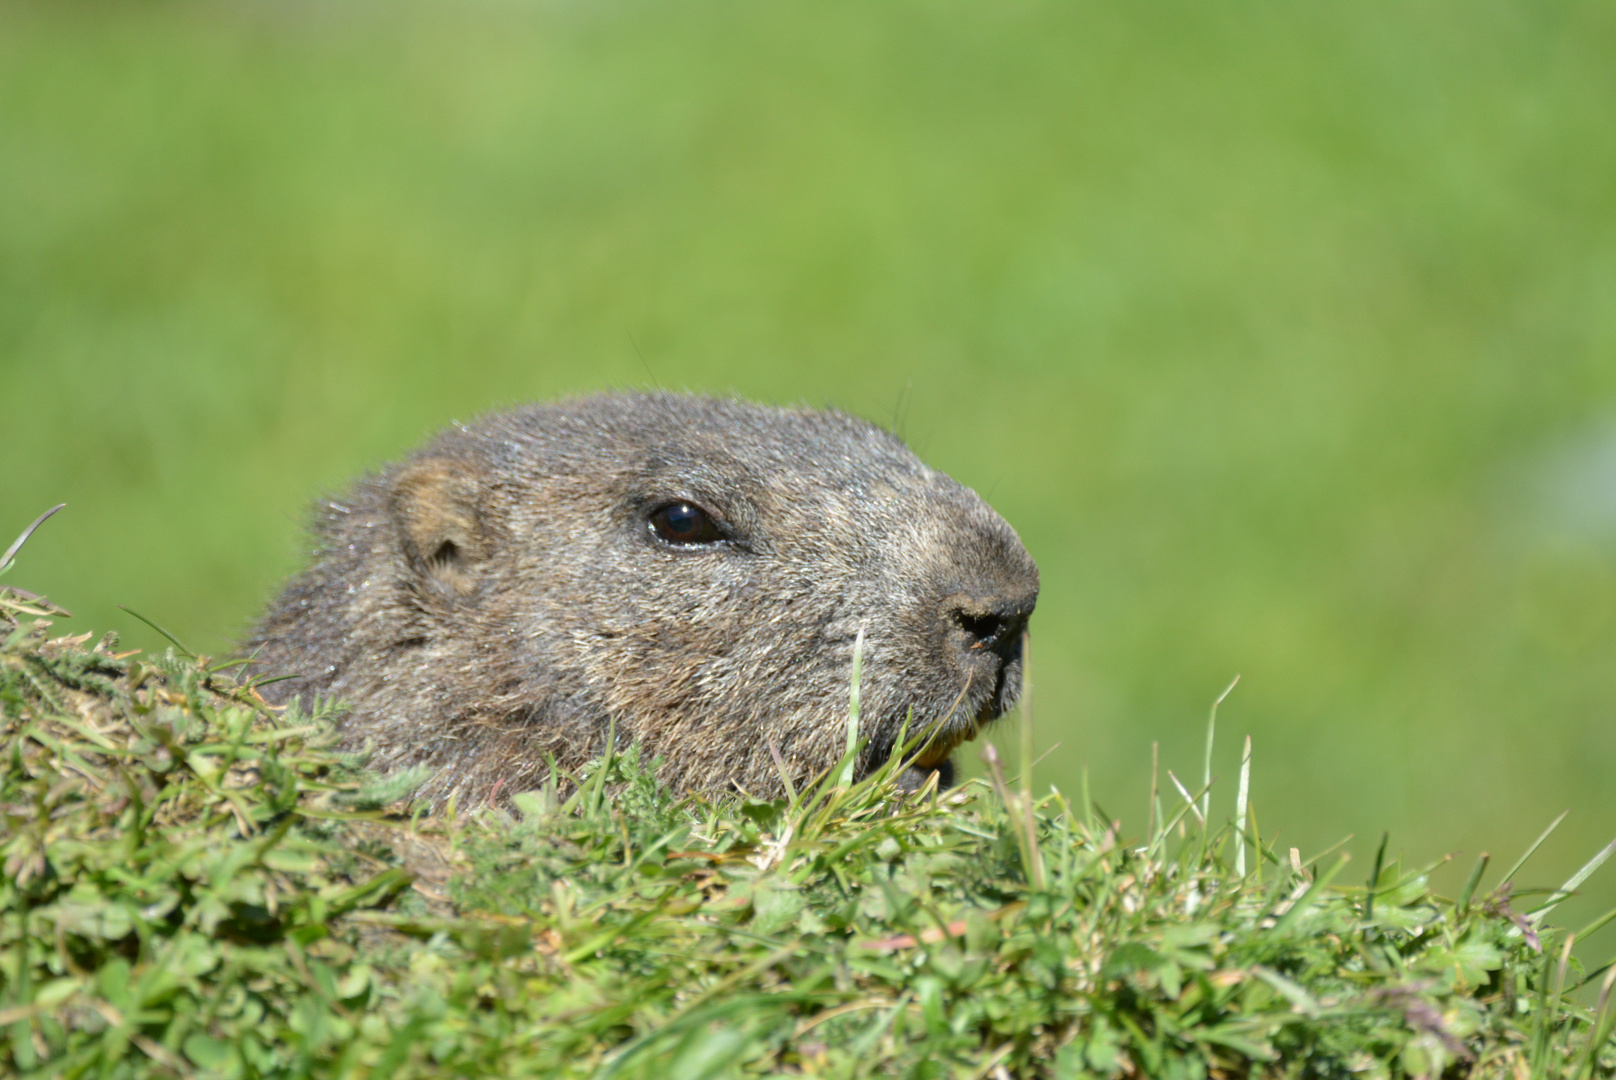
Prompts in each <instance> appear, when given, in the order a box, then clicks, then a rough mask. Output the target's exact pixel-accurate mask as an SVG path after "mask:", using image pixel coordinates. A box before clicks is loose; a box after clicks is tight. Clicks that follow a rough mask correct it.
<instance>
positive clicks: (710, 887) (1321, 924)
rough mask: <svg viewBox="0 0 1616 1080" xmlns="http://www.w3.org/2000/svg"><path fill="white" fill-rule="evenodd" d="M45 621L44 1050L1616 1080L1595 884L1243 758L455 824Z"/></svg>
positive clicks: (28, 826) (653, 797) (490, 1062)
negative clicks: (1275, 784)
mask: <svg viewBox="0 0 1616 1080" xmlns="http://www.w3.org/2000/svg"><path fill="white" fill-rule="evenodd" d="M50 610H52V609H51V608H50V606H49V603H48V601H43V600H41V599H40V598H37V597H32V596H30V595H24V594H21V593H19V592H18V591H15V590H0V626H6V627H9V629H8V630H7V631H6V635H5V638H4V642H3V645H0V752H3V758H0V815H3V827H0V859H3V862H4V870H5V873H4V879H3V881H0V1071H5V1072H8V1073H10V1074H14V1075H18V1076H24V1077H34V1076H41V1077H42V1076H52V1077H57V1076H63V1077H90V1076H95V1077H109V1078H118V1077H144V1076H228V1077H294V1076H296V1077H313V1076H318V1077H366V1076H372V1077H388V1078H389V1080H393V1078H404V1077H412V1076H433V1077H440V1076H465V1077H481V1076H500V1077H520V1076H540V1077H556V1076H599V1077H624V1078H628V1077H663V1076H672V1077H679V1078H681V1080H684V1078H700V1077H720V1076H746V1075H782V1074H784V1075H823V1076H839V1077H855V1076H872V1075H882V1076H912V1077H962V1078H963V1077H985V1076H991V1077H1006V1076H1017V1077H1041V1076H1052V1077H1054V1076H1058V1077H1088V1076H1093V1077H1122V1076H1128V1077H1131V1076H1152V1077H1186V1078H1200V1077H1227V1076H1320V1077H1345V1076H1348V1075H1354V1076H1364V1077H1374V1078H1379V1077H1387V1078H1390V1077H1405V1076H1407V1077H1435V1076H1439V1075H1440V1076H1455V1077H1457V1076H1466V1077H1508V1078H1511V1080H1536V1078H1540V1077H1565V1078H1576V1080H1583V1078H1586V1077H1594V1076H1610V1075H1616V1046H1613V1045H1612V1043H1611V1040H1610V1039H1609V1038H1608V1036H1609V1034H1610V1030H1611V1028H1612V1026H1613V1024H1616V1008H1612V1003H1611V1002H1610V1000H1609V998H1610V990H1611V985H1612V982H1613V980H1616V967H1612V968H1609V969H1596V970H1594V971H1591V972H1585V971H1584V970H1583V969H1582V967H1581V965H1580V964H1579V963H1578V962H1577V961H1576V960H1575V959H1574V958H1572V957H1571V955H1570V949H1571V946H1572V943H1573V941H1574V938H1575V937H1576V936H1578V935H1574V934H1571V933H1568V932H1566V931H1565V930H1564V929H1562V928H1559V927H1556V926H1553V925H1551V924H1549V923H1548V922H1547V921H1546V916H1548V915H1549V914H1550V913H1551V912H1552V911H1553V910H1555V905H1556V904H1557V903H1558V901H1559V900H1561V899H1562V898H1563V896H1564V895H1565V894H1566V893H1567V892H1569V891H1570V890H1571V889H1574V888H1575V887H1576V886H1577V885H1578V884H1580V883H1581V880H1582V878H1583V877H1586V874H1584V875H1582V877H1579V878H1577V879H1574V880H1573V881H1571V882H1568V883H1567V887H1566V889H1564V890H1557V891H1556V892H1555V893H1553V894H1551V895H1549V896H1547V897H1542V898H1538V897H1533V898H1530V899H1528V898H1525V897H1523V896H1522V895H1521V894H1519V893H1515V892H1512V890H1511V879H1512V877H1513V876H1514V874H1515V872H1516V871H1517V870H1519V867H1520V863H1517V864H1516V865H1515V867H1513V868H1512V869H1511V870H1510V871H1509V872H1508V873H1507V874H1505V875H1504V877H1503V878H1502V879H1501V880H1500V881H1499V882H1498V883H1496V884H1493V885H1491V886H1489V887H1488V888H1487V889H1486V890H1485V891H1484V890H1482V889H1481V888H1480V884H1479V883H1480V881H1481V879H1482V874H1483V871H1484V869H1485V866H1486V860H1485V859H1483V860H1481V861H1480V863H1478V865H1477V866H1476V868H1475V870H1474V872H1473V873H1472V874H1471V875H1470V877H1469V879H1468V881H1467V884H1466V885H1465V887H1464V889H1463V890H1462V891H1461V892H1460V893H1459V894H1458V895H1457V896H1456V897H1445V896H1440V895H1437V894H1436V893H1435V892H1433V891H1432V889H1431V886H1430V883H1429V879H1428V873H1429V871H1430V869H1431V868H1430V867H1423V866H1405V865H1403V864H1402V863H1401V862H1400V861H1398V860H1397V859H1395V858H1394V859H1391V860H1389V861H1388V860H1387V859H1386V851H1387V845H1386V843H1385V841H1384V840H1383V841H1382V843H1381V845H1380V850H1379V853H1378V854H1377V855H1376V857H1375V859H1374V862H1373V865H1372V866H1371V867H1369V868H1367V876H1366V877H1359V875H1361V874H1364V873H1365V869H1364V868H1361V867H1360V868H1357V869H1355V868H1354V867H1353V865H1352V862H1351V860H1350V859H1349V858H1348V857H1347V856H1346V855H1345V854H1343V853H1340V852H1337V851H1334V850H1327V851H1325V852H1321V853H1319V854H1317V855H1314V856H1311V857H1307V858H1304V857H1302V855H1301V854H1300V853H1299V852H1298V851H1296V850H1295V849H1294V848H1292V849H1290V850H1284V849H1282V848H1279V847H1276V846H1275V845H1274V843H1273V842H1272V839H1271V836H1272V834H1271V833H1268V832H1264V831H1261V830H1259V827H1258V817H1257V811H1256V807H1255V804H1254V803H1253V802H1252V801H1251V800H1250V798H1249V793H1250V773H1249V768H1248V769H1247V770H1245V771H1243V772H1242V774H1241V778H1240V782H1239V787H1238V791H1237V798H1236V804H1237V805H1238V806H1239V807H1240V808H1241V813H1240V815H1239V816H1238V817H1237V818H1236V819H1233V820H1230V821H1227V822H1224V823H1221V824H1219V823H1217V822H1215V821H1213V820H1210V818H1211V817H1212V816H1214V815H1213V814H1211V813H1209V809H1210V808H1211V807H1212V806H1214V805H1216V804H1215V803H1214V802H1213V801H1212V800H1211V795H1212V792H1211V790H1210V785H1209V784H1207V785H1203V786H1202V789H1201V790H1197V791H1191V790H1188V789H1187V788H1185V787H1184V786H1183V785H1182V784H1179V782H1178V780H1177V778H1176V777H1172V778H1171V780H1172V783H1173V784H1174V785H1176V787H1177V797H1176V798H1175V797H1173V796H1166V797H1164V798H1162V799H1161V800H1159V803H1160V808H1159V809H1155V808H1153V813H1152V821H1151V824H1150V826H1149V828H1147V829H1146V830H1145V832H1144V833H1143V834H1138V835H1131V834H1128V833H1127V832H1125V830H1124V827H1123V825H1122V824H1121V823H1120V822H1118V821H1116V820H1113V819H1112V818H1111V817H1110V815H1108V814H1107V813H1105V812H1104V811H1103V810H1101V809H1100V808H1099V807H1098V806H1096V805H1095V804H1094V802H1093V801H1092V800H1090V799H1088V798H1086V797H1083V798H1078V799H1069V798H1068V797H1066V796H1065V795H1063V794H1061V793H1059V792H1056V791H1054V790H1051V791H1050V792H1049V793H1048V794H1046V795H1043V796H1041V797H1035V796H1034V795H1033V794H1032V790H1031V785H1030V782H1029V780H1028V777H1027V772H1026V770H1025V768H1023V771H1022V777H1021V782H1020V783H1019V784H1013V783H1011V782H1009V781H1007V779H1006V777H1005V776H1004V774H1003V771H1002V766H1001V763H1000V762H999V760H998V756H997V754H996V752H994V751H992V750H989V751H988V753H987V757H988V775H989V778H988V780H986V781H973V782H971V783H968V784H966V785H964V786H963V787H962V788H960V789H958V790H955V791H949V792H938V791H936V790H933V789H927V790H923V791H921V792H918V793H903V792H900V791H898V790H897V789H896V788H895V787H894V785H893V783H892V779H893V774H894V772H895V769H896V760H894V761H893V762H892V763H889V765H888V766H887V768H885V769H883V770H882V771H881V772H880V773H878V774H877V775H875V776H872V777H870V778H869V779H867V780H864V781H861V782H858V783H848V782H846V779H845V776H844V772H843V770H842V768H841V767H837V768H833V769H831V770H828V771H827V773H826V774H825V776H824V777H823V778H822V779H821V780H820V781H819V782H818V783H817V784H815V785H813V786H811V787H810V788H808V789H805V790H802V791H799V792H796V793H795V794H794V795H793V797H791V798H790V799H786V800H781V801H777V802H763V801H758V800H753V799H746V798H743V797H740V796H733V797H726V798H715V799H704V798H696V797H685V798H678V797H675V796H673V795H671V794H670V793H668V792H667V791H665V790H663V789H661V788H660V787H658V785H657V784H656V782H655V780H654V778H653V776H652V771H651V768H650V767H649V766H648V764H647V763H645V762H642V761H641V760H640V758H639V756H638V754H637V752H636V751H635V750H634V749H633V748H632V747H630V748H628V749H627V750H626V751H622V752H613V751H611V750H610V749H608V753H607V756H606V757H605V758H604V759H603V760H601V761H599V762H597V763H595V764H594V765H592V766H590V767H588V768H586V769H585V770H584V771H583V772H582V773H581V774H580V775H579V776H577V777H565V776H555V777H552V779H551V782H550V783H549V784H547V785H546V787H545V788H544V789H542V790H539V791H532V792H524V793H519V794H516V795H514V796H513V798H512V800H511V805H510V806H509V807H506V808H498V807H477V808H472V807H460V808H458V809H457V808H454V807H451V808H450V809H449V810H448V812H447V813H445V814H443V815H442V816H440V817H435V818H432V817H425V816H423V815H422V814H421V813H420V812H419V811H416V812H411V810H410V806H409V800H408V794H409V790H410V789H411V787H412V786H413V785H414V784H415V783H417V782H418V781H419V779H420V777H418V776H410V775H407V774H406V775H401V776H394V777H378V776H375V775H371V774H368V773H366V772H365V771H364V769H363V759H362V756H359V755H351V754H343V753H339V752H338V751H337V750H336V749H335V740H334V735H333V721H334V718H335V716H336V712H335V710H333V709H331V708H327V707H322V708H320V709H317V710H316V712H315V713H314V714H313V715H301V714H299V713H297V712H296V711H295V710H290V711H286V712H278V711H276V710H271V709H269V708H267V707H265V706H264V705H263V704H262V702H261V700H260V699H259V698H258V697H257V695H256V694H255V692H254V691H253V688H252V687H251V686H250V685H243V684H241V683H239V682H237V681H236V680H235V679H234V678H232V676H231V670H232V665H231V664H228V663H225V664H219V663H212V662H210V661H209V660H208V659H206V658H204V657H198V656H194V655H191V654H189V653H188V652H186V651H184V649H183V646H179V645H178V644H177V643H176V646H175V647H173V648H170V649H168V650H167V651H166V652H165V653H164V654H163V655H161V656H142V655H137V654H133V653H130V652H120V651H119V649H118V646H117V643H116V641H115V640H114V639H113V638H112V637H111V636H110V635H109V636H108V637H107V638H104V639H102V640H101V641H99V642H96V643H95V644H94V645H93V646H92V645H91V644H90V642H89V639H88V637H86V636H79V637H65V638H61V637H59V638H54V639H53V638H50V637H49V629H48V628H49V627H50V621H49V619H47V618H44V617H42V613H47V612H49V611H50ZM1214 716H1215V713H1214ZM849 726H850V740H852V739H853V738H854V737H855V736H856V725H855V724H851V723H850V725H849ZM1211 733H1212V729H1211V724H1209V725H1208V737H1209V738H1210V737H1211ZM1029 745H1030V743H1029ZM1249 760H1250V759H1249V753H1248V757H1247V761H1248V764H1249ZM1025 764H1026V762H1025V761H1024V762H1023V765H1024V766H1025ZM1203 800H1204V801H1203ZM1220 801H1221V800H1220ZM1536 846H1537V845H1533V850H1535V849H1536ZM1613 846H1616V845H1613ZM1609 853H1610V849H1606V850H1605V851H1604V852H1602V853H1601V854H1600V855H1599V856H1596V858H1595V859H1594V860H1593V861H1591V862H1590V863H1589V864H1588V866H1587V867H1586V868H1585V869H1586V871H1587V872H1588V873H1591V872H1592V871H1593V870H1595V869H1597V868H1598V866H1599V864H1600V862H1602V861H1603V859H1604V857H1605V856H1608V855H1609ZM1531 854H1532V851H1528V852H1527V855H1528V856H1530V855H1531ZM1522 861H1524V857H1523V860H1522ZM1355 879H1356V882H1361V883H1355ZM1611 915H1612V916H1616V912H1613V913H1611ZM1610 917H1611V916H1606V919H1607V920H1608V919H1609V918H1610ZM1596 928H1597V925H1592V926H1590V927H1587V928H1584V930H1583V932H1582V934H1584V935H1585V934H1586V933H1587V932H1591V930H1593V929H1596Z"/></svg>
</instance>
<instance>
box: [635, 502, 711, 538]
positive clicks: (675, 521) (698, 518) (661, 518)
mask: <svg viewBox="0 0 1616 1080" xmlns="http://www.w3.org/2000/svg"><path fill="white" fill-rule="evenodd" d="M651 532H652V533H653V534H654V535H655V536H656V538H657V539H658V540H662V541H665V542H667V543H669V544H676V545H678V546H679V547H693V546H695V545H697V544H716V543H718V542H719V541H720V540H722V539H724V534H723V533H721V532H719V531H718V526H717V525H715V524H714V523H713V519H712V518H710V517H708V516H707V511H705V510H703V509H702V508H701V507H699V506H692V505H691V504H690V503H687V502H676V503H669V504H668V505H667V506H664V507H661V508H660V509H658V510H656V511H655V512H654V513H652V515H651Z"/></svg>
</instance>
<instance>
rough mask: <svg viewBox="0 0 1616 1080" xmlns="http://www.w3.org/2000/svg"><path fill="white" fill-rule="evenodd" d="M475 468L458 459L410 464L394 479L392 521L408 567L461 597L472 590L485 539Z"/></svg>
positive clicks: (483, 555) (486, 544)
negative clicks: (394, 522)
mask: <svg viewBox="0 0 1616 1080" xmlns="http://www.w3.org/2000/svg"><path fill="white" fill-rule="evenodd" d="M480 486H481V485H480V484H479V483H478V482H477V474H476V472H475V470H474V469H473V468H472V467H470V466H468V465H466V464H464V463H462V462H458V461H453V460H445V459H442V458H428V459H426V460H424V461H416V462H412V463H410V464H409V465H406V466H405V467H404V468H403V469H402V470H400V471H399V473H398V474H397V476H395V477H394V479H393V498H392V505H393V519H394V520H395V521H397V522H398V524H399V533H400V535H401V538H402V539H403V541H404V553H405V555H406V556H408V558H409V560H410V564H411V565H412V566H413V567H415V569H416V570H417V571H418V572H419V573H421V574H422V575H424V576H425V577H426V579H427V580H428V581H429V582H432V583H435V584H436V585H438V586H439V587H440V588H441V589H442V590H443V591H445V592H447V593H449V594H451V595H456V596H466V595H468V594H469V593H471V592H472V591H473V590H474V589H475V588H476V587H477V580H478V577H479V571H480V570H481V566H482V563H483V560H484V559H486V558H487V557H488V555H489V549H490V546H491V545H490V544H489V537H488V534H487V531H486V529H485V526H484V522H483V519H482V514H481V513H480V512H479V508H478V503H479V501H480V500H479V499H478V497H477V496H478V490H479V488H480Z"/></svg>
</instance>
